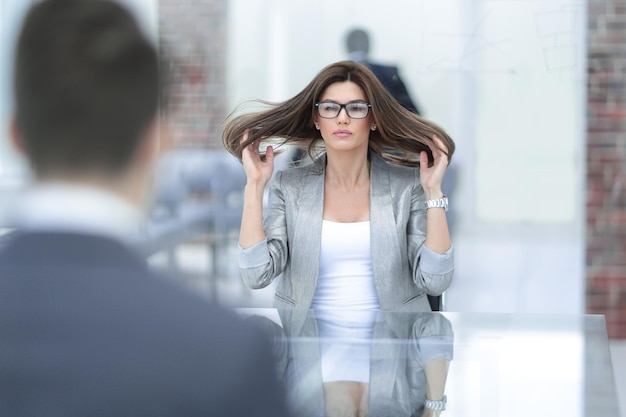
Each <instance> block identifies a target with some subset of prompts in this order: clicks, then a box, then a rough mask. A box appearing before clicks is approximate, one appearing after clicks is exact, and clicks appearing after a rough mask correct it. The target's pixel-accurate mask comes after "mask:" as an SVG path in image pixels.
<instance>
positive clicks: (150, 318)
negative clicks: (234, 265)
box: [0, 0, 287, 417]
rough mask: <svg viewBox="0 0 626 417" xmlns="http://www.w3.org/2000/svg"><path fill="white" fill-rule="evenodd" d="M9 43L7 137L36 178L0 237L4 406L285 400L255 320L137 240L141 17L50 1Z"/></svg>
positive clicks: (84, 409) (229, 406) (152, 152)
mask: <svg viewBox="0 0 626 417" xmlns="http://www.w3.org/2000/svg"><path fill="white" fill-rule="evenodd" d="M16 51H17V52H16V62H15V68H14V69H15V71H14V90H15V105H16V108H15V118H14V122H13V124H12V127H11V137H12V139H13V142H14V144H15V146H16V147H17V148H19V149H20V150H21V151H22V152H23V153H24V155H25V157H26V158H27V160H28V162H29V163H30V164H31V166H32V169H33V171H34V176H35V180H34V182H33V184H32V185H30V186H29V187H27V189H26V190H25V191H24V193H23V195H21V196H20V197H19V198H18V200H17V201H16V202H15V205H14V209H13V211H12V215H11V216H10V217H9V219H7V220H8V221H9V223H10V224H11V226H12V227H14V228H15V230H14V231H12V232H9V233H7V234H5V235H4V236H2V239H1V241H0V369H1V371H0V415H2V416H13V417H19V416H24V417H37V416H59V417H60V416H63V417H69V416H92V417H93V416H134V417H138V416H151V417H155V416H168V417H171V416H186V417H189V416H220V417H221V416H248V415H249V416H252V415H254V416H267V417H270V416H271V417H275V416H284V415H286V414H287V413H286V408H285V407H286V406H285V404H284V395H283V394H284V392H283V389H282V387H281V385H280V384H279V381H278V379H277V376H276V375H275V370H274V368H273V367H272V363H271V348H270V345H269V341H268V340H267V339H266V338H265V335H264V334H262V333H261V332H260V330H259V329H257V328H256V327H252V325H250V324H249V323H245V322H243V321H242V320H241V319H240V318H239V317H237V316H236V315H235V313H234V312H230V311H227V310H224V309H222V308H219V307H216V306H211V305H208V304H207V303H206V302H205V301H204V300H202V299H200V298H199V297H196V296H194V295H192V294H189V293H187V292H186V291H184V290H182V289H180V288H178V287H177V286H175V285H174V284H173V283H171V282H168V281H167V280H165V279H162V278H160V277H157V276H155V275H154V274H153V273H151V272H150V271H149V269H148V267H147V264H146V262H145V261H144V260H143V259H142V258H141V256H140V255H139V254H138V253H136V252H135V250H134V249H133V242H134V241H135V240H136V239H137V237H138V233H139V225H140V223H141V217H142V215H141V207H142V196H143V194H144V192H145V191H146V187H147V181H148V179H149V177H150V175H151V169H152V164H153V162H154V160H155V158H156V156H157V154H158V150H159V128H160V124H161V123H160V118H159V117H158V106H159V68H158V67H159V65H158V57H157V52H156V49H155V48H154V46H153V45H152V43H151V42H150V41H149V40H147V38H146V37H145V36H144V35H143V34H142V33H141V31H140V29H139V27H138V25H137V23H136V21H135V20H134V19H133V17H132V16H131V15H130V14H129V12H128V11H126V10H125V9H124V8H122V7H121V6H119V5H117V4H116V3H114V2H112V1H109V0H91V1H85V0H45V1H43V2H38V3H37V4H36V5H35V6H33V7H32V8H31V9H30V10H29V12H28V14H27V16H26V18H25V21H24V24H23V27H22V30H21V33H20V35H19V39H18V44H17V48H16Z"/></svg>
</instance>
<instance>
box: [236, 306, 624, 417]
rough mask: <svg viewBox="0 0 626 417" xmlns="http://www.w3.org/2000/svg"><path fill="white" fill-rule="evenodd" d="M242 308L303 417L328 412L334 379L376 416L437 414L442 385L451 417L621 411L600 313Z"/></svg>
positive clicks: (583, 415) (607, 416)
mask: <svg viewBox="0 0 626 417" xmlns="http://www.w3.org/2000/svg"><path fill="white" fill-rule="evenodd" d="M237 311H238V312H239V313H240V314H241V315H243V316H245V317H246V318H247V319H248V320H251V321H254V322H257V323H258V324H259V325H260V326H262V327H264V328H265V329H266V331H267V332H268V334H270V335H271V338H272V340H273V349H274V353H275V355H276V366H277V370H278V372H279V374H280V375H281V376H282V378H283V380H284V381H285V383H286V387H287V391H288V398H289V402H290V404H291V405H292V407H293V408H294V413H295V415H296V416H298V417H304V416H324V415H329V414H330V412H328V411H326V412H325V411H324V407H327V406H328V404H326V403H327V402H331V401H334V400H330V399H329V398H330V397H331V395H332V394H330V391H329V389H332V388H333V387H334V386H335V385H333V381H335V383H336V381H353V382H351V384H352V386H361V387H366V388H365V389H364V390H361V391H360V394H359V395H360V400H359V399H357V400H355V403H356V404H357V408H358V407H359V405H358V404H361V406H362V409H364V410H367V412H368V413H367V414H365V415H370V416H390V417H391V416H393V417H401V416H422V415H431V414H422V413H423V404H424V400H425V398H426V391H427V390H428V391H429V392H430V393H431V394H432V392H436V391H437V390H438V389H439V388H438V387H437V384H439V385H441V391H442V392H444V391H445V392H444V393H445V395H446V397H447V404H446V410H445V411H443V412H441V416H444V417H453V416H462V417H473V416H476V417H478V416H480V417H488V416H493V417H518V416H519V417H527V416H533V417H543V416H546V417H548V416H549V417H554V416H559V417H561V416H567V417H619V409H618V400H617V394H616V389H615V381H614V377H613V370H612V366H611V358H610V351H609V345H608V337H607V332H606V325H605V320H604V316H601V315H580V316H574V315H543V314H537V315H519V314H487V313H485V314H482V313H448V312H444V313H401V312H393V313H391V312H373V313H372V312H354V311H333V312H319V311H310V310H276V309H271V308H261V309H255V308H240V309H237ZM437 361H439V362H442V361H443V362H444V363H446V367H447V371H446V370H445V369H443V370H441V369H442V368H440V371H439V373H437V372H435V373H433V371H432V369H431V373H430V374H429V373H428V370H429V368H428V367H429V366H431V367H432V365H430V364H432V363H436V362H437ZM437 379H440V380H441V381H437ZM348 386H350V385H348ZM433 390H434V391H433ZM438 395H441V394H438ZM432 399H433V400H436V399H440V398H432ZM359 401H361V402H360V403H359ZM364 402H365V403H366V404H365V403H364ZM427 412H429V411H428V410H427ZM348 415H349V414H348ZM355 415H356V414H355ZM432 415H439V414H438V413H434V414H432Z"/></svg>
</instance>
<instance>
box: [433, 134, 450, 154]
mask: <svg viewBox="0 0 626 417" xmlns="http://www.w3.org/2000/svg"><path fill="white" fill-rule="evenodd" d="M433 142H435V145H437V148H438V150H439V151H441V152H442V153H444V154H447V153H448V147H447V146H446V145H444V143H443V141H442V140H441V139H439V136H437V135H433Z"/></svg>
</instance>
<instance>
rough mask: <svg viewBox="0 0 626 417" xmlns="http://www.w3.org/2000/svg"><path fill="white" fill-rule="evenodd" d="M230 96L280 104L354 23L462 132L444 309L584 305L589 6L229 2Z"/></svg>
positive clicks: (332, 56)
mask: <svg viewBox="0 0 626 417" xmlns="http://www.w3.org/2000/svg"><path fill="white" fill-rule="evenodd" d="M229 5H230V9H229V19H230V22H229V27H230V33H229V54H230V55H229V75H230V78H229V90H228V91H229V103H230V104H231V106H234V105H236V104H237V103H240V102H242V101H244V100H247V99H250V98H262V99H268V100H282V99H285V98H287V97H289V96H291V95H293V94H295V93H296V92H298V91H299V90H301V89H302V88H303V87H304V86H305V85H306V84H307V83H308V82H309V81H310V79H311V78H312V77H313V76H314V75H315V74H316V73H317V72H318V71H319V70H320V69H321V68H322V67H323V66H325V65H327V64H329V63H331V62H334V61H337V60H340V59H344V58H345V57H346V54H345V50H344V47H343V39H344V35H345V33H346V31H347V30H348V29H349V28H350V27H352V26H363V27H365V28H367V29H368V30H369V31H370V33H371V35H372V40H373V45H372V51H371V55H372V57H373V58H376V59H378V60H380V61H387V62H394V63H397V64H398V65H399V66H400V70H401V74H402V75H403V76H404V78H405V79H406V82H407V84H408V86H409V87H410V89H411V92H412V93H413V95H414V97H415V98H417V100H418V102H419V104H420V105H421V106H422V107H423V109H424V113H425V115H426V116H427V117H429V118H431V119H433V120H434V121H436V122H437V123H439V124H441V125H442V126H444V127H445V128H446V129H447V130H448V131H449V132H450V133H451V135H452V136H453V137H454V138H455V139H456V141H457V145H458V148H457V153H456V154H455V157H454V159H455V162H454V163H455V165H456V166H457V170H458V172H459V181H458V187H457V189H456V191H455V193H454V195H453V196H452V198H451V204H454V205H456V207H457V208H458V209H459V221H460V222H459V227H458V229H457V230H456V231H455V235H454V236H453V238H454V239H453V240H454V242H455V245H456V249H457V252H456V253H457V259H456V265H457V268H456V269H457V272H456V275H455V282H454V284H453V286H452V287H451V288H450V290H449V291H448V293H447V303H448V309H450V310H466V311H519V312H523V311H547V312H582V311H583V305H584V304H583V291H584V259H583V254H584V249H583V248H584V239H583V231H584V195H583V190H584V168H583V167H584V155H583V151H584V146H583V144H584V136H583V132H584V114H585V113H584V108H585V107H584V97H585V94H584V91H585V81H584V68H585V62H584V57H585V30H584V28H585V26H586V16H585V2H584V1H577V0H519V1H515V0H510V1H502V0H500V1H496V0H492V1H487V0H482V1H481V0H472V1H469V0H418V1H403V0H388V1H385V2H380V1H379V0H360V1H351V0H344V1H330V0H319V1H316V2H310V1H306V0H231V1H230V3H229Z"/></svg>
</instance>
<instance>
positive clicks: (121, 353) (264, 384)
mask: <svg viewBox="0 0 626 417" xmlns="http://www.w3.org/2000/svg"><path fill="white" fill-rule="evenodd" d="M2 240H3V242H2V244H1V245H0V246H1V247H0V415H1V416H12V417H20V416H24V417H39V416H59V417H61V416H62V417H72V416H81V417H85V416H90V417H94V416H115V417H122V416H132V417H139V416H150V417H155V416H168V417H172V416H181V417H183V416H184V417H191V416H203V417H206V416H220V417H224V416H268V417H270V416H271V417H275V416H284V415H286V410H285V405H284V403H283V401H284V398H283V390H282V388H281V386H280V385H279V384H278V382H277V381H278V380H277V377H276V375H275V371H274V369H273V368H272V362H271V360H270V357H271V353H270V347H269V343H268V341H267V340H266V338H265V337H264V336H262V334H261V333H260V330H259V329H257V328H256V327H252V325H251V324H250V323H245V322H243V321H242V320H241V319H240V318H239V317H237V316H235V314H234V313H232V312H230V311H226V310H223V309H221V308H218V307H211V306H209V305H208V304H207V303H205V302H204V301H203V300H202V299H200V298H197V297H195V296H192V295H191V294H187V293H185V292H184V291H183V290H181V289H179V288H178V287H177V286H176V285H174V284H172V283H170V282H168V281H166V280H164V279H161V278H160V277H156V276H154V275H153V274H151V273H150V272H149V270H148V268H147V266H146V265H145V262H143V260H142V259H141V258H139V257H137V256H135V254H134V253H133V252H132V251H131V250H130V249H128V248H127V247H125V246H124V245H123V244H121V243H119V242H117V241H114V240H110V239H107V238H101V237H95V236H88V235H79V234H61V233H19V232H16V233H12V234H10V235H8V236H4V237H3V238H2Z"/></svg>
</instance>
